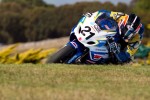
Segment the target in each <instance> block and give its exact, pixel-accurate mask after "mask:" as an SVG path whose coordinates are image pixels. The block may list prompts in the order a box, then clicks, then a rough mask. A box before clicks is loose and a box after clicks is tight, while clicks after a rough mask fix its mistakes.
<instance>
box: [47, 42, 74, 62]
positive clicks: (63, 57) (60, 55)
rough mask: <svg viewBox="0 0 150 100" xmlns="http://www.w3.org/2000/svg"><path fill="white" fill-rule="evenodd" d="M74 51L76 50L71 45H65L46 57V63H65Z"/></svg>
mask: <svg viewBox="0 0 150 100" xmlns="http://www.w3.org/2000/svg"><path fill="white" fill-rule="evenodd" d="M75 51H76V50H75V49H74V48H73V47H71V46H70V45H67V46H65V47H63V48H62V49H60V50H59V51H58V52H56V53H54V54H53V55H52V56H50V57H48V59H47V61H46V63H66V62H67V60H69V58H70V57H72V56H73V55H74V53H75Z"/></svg>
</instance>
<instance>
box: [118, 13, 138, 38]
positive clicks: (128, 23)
mask: <svg viewBox="0 0 150 100" xmlns="http://www.w3.org/2000/svg"><path fill="white" fill-rule="evenodd" d="M118 26H119V33H120V35H121V36H122V37H123V39H124V40H130V39H132V38H133V37H134V35H135V34H137V33H138V31H139V30H140V27H141V22H140V18H139V17H138V16H136V15H135V14H130V15H127V16H125V18H124V19H123V20H121V21H120V22H119V24H118Z"/></svg>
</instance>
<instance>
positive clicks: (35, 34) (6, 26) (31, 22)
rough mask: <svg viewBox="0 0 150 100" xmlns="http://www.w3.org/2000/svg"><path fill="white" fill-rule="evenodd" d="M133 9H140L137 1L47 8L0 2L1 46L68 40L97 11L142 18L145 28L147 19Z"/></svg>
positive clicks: (34, 2) (27, 1)
mask: <svg viewBox="0 0 150 100" xmlns="http://www.w3.org/2000/svg"><path fill="white" fill-rule="evenodd" d="M144 1H146V0H144ZM147 1H148V0H147ZM148 2H149V1H148ZM132 6H135V9H132V8H133V7H132ZM136 6H142V5H141V2H139V0H133V1H132V5H126V4H125V3H118V4H117V5H113V4H112V3H110V2H105V3H101V2H96V1H95V2H80V3H76V4H73V5H63V6H59V7H56V6H54V5H50V4H46V3H45V2H44V1H43V0H1V2H0V43H3V44H10V43H16V42H29V41H39V40H43V39H48V38H58V37H63V36H69V33H70V31H71V28H72V27H73V26H74V25H76V24H77V22H78V20H79V19H80V17H81V16H82V14H83V13H86V12H95V11H97V10H100V9H106V10H113V11H121V12H125V13H130V12H133V11H134V12H136V13H138V14H139V15H140V17H141V18H144V20H143V21H144V24H145V25H146V24H147V23H148V20H149V16H145V15H144V12H143V11H142V10H140V12H139V11H137V10H139V8H138V7H137V8H136ZM148 7H149V6H148ZM143 9H144V8H143ZM145 9H147V8H145ZM147 14H150V13H148V12H147ZM148 32H149V30H146V34H145V35H146V36H150V35H149V34H148Z"/></svg>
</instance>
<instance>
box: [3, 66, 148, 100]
mask: <svg viewBox="0 0 150 100" xmlns="http://www.w3.org/2000/svg"><path fill="white" fill-rule="evenodd" d="M0 66H1V67H0V100H149V98H150V86H149V84H150V67H149V66H140V67H131V66H130V65H125V66H122V65H118V66H116V65H115V66H114V65H88V66H87V65H65V64H48V65H46V64H38V65H34V64H20V65H14V64H9V65H7V64H0Z"/></svg>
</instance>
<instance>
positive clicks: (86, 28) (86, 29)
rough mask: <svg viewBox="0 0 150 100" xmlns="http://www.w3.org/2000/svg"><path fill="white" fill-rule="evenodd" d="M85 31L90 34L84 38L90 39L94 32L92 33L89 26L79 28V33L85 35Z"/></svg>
mask: <svg viewBox="0 0 150 100" xmlns="http://www.w3.org/2000/svg"><path fill="white" fill-rule="evenodd" d="M85 32H89V33H90V35H89V36H87V37H86V38H85V39H86V40H88V39H90V38H91V37H92V36H94V35H95V33H92V32H91V28H90V27H89V26H85V29H84V30H81V32H80V33H81V34H82V35H83V36H85Z"/></svg>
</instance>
